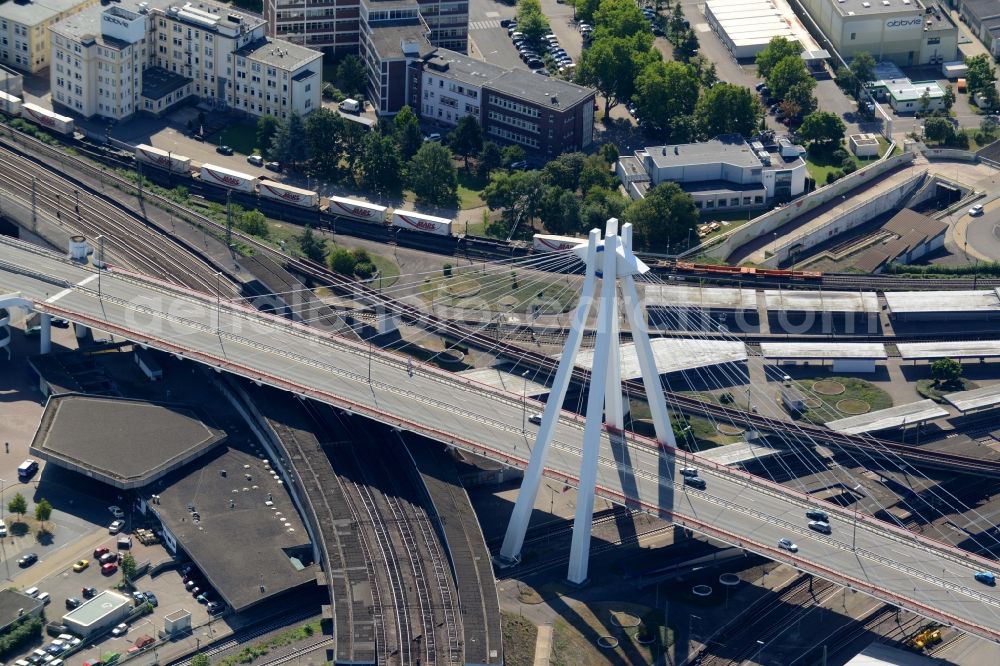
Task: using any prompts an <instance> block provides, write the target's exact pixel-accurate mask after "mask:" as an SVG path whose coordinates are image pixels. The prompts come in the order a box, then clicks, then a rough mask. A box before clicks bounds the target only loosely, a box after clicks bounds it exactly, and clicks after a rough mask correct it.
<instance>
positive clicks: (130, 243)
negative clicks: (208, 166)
mask: <svg viewBox="0 0 1000 666" xmlns="http://www.w3.org/2000/svg"><path fill="white" fill-rule="evenodd" d="M0 158H2V159H3V161H4V163H5V164H6V165H9V167H10V168H5V169H3V170H2V171H0V184H2V185H4V186H6V187H7V188H9V189H12V190H15V191H17V192H20V193H22V194H23V196H24V197H25V198H26V199H28V200H30V199H31V198H32V193H33V192H34V200H35V205H36V208H37V209H38V210H39V211H41V212H43V213H46V212H47V213H49V214H50V215H51V217H53V218H55V219H56V220H57V221H58V223H59V224H61V225H63V226H64V227H65V228H66V229H67V230H69V231H70V233H75V234H83V235H85V236H87V237H88V238H89V239H90V240H91V241H93V240H94V239H95V238H96V237H97V236H100V235H103V236H104V238H105V252H106V253H107V254H109V255H110V256H111V257H113V258H115V259H117V260H118V261H119V262H120V263H121V264H122V265H123V266H125V267H127V268H130V269H133V270H136V271H139V272H142V273H146V274H147V275H151V276H153V277H156V278H159V279H161V280H166V281H169V282H173V283H175V284H179V285H182V286H185V287H189V288H191V289H196V290H198V291H203V292H207V293H212V294H215V293H216V292H221V294H222V295H223V296H225V297H227V298H229V297H232V296H234V295H237V294H239V289H238V288H237V287H236V285H235V284H234V283H233V282H232V281H231V280H229V279H228V278H222V277H221V275H220V273H219V272H218V271H216V270H213V269H212V268H211V267H210V266H208V265H206V264H205V263H204V262H203V261H201V260H199V259H197V258H196V257H195V256H194V255H193V254H192V252H191V250H190V248H187V247H184V246H183V245H181V244H180V243H179V242H178V241H177V240H176V238H175V237H173V236H171V235H170V234H166V233H161V232H158V230H156V229H155V228H154V227H151V226H148V225H144V224H141V223H138V220H137V219H136V217H135V216H134V214H132V213H131V212H126V211H124V210H122V209H121V208H120V207H118V206H116V205H113V204H110V203H107V202H105V201H102V200H101V199H100V198H99V197H96V196H94V195H92V194H90V193H88V192H86V191H83V192H81V191H80V189H79V188H76V189H74V188H72V187H71V186H70V185H69V182H70V181H68V180H67V179H65V178H63V177H61V176H59V175H58V174H55V173H53V172H52V171H49V170H46V169H38V168H37V166H36V165H35V164H34V163H33V162H32V161H31V160H28V159H25V158H23V157H21V156H20V155H18V154H16V153H15V152H13V151H11V150H9V149H7V148H6V147H4V146H3V145H2V144H0ZM109 263H114V262H113V261H112V262H109ZM223 290H224V291H223Z"/></svg>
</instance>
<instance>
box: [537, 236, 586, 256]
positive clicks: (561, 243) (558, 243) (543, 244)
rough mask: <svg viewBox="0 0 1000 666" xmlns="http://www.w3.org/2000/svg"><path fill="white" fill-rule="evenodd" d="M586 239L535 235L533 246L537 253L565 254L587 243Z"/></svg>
mask: <svg viewBox="0 0 1000 666" xmlns="http://www.w3.org/2000/svg"><path fill="white" fill-rule="evenodd" d="M586 242H587V239H585V238H572V237H570V236H551V235H549V234H535V236H534V238H533V240H532V243H531V246H532V247H533V248H535V251H536V252H564V251H566V250H572V249H573V248H574V247H576V246H577V245H582V244H583V243H586Z"/></svg>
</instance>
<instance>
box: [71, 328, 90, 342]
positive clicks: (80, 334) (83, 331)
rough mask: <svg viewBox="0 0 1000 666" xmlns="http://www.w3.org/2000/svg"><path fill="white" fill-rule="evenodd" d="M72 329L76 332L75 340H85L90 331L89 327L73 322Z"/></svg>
mask: <svg viewBox="0 0 1000 666" xmlns="http://www.w3.org/2000/svg"><path fill="white" fill-rule="evenodd" d="M73 330H74V331H75V332H76V339H77V340H85V339H86V338H87V335H88V334H89V333H90V327H89V326H84V325H83V324H73Z"/></svg>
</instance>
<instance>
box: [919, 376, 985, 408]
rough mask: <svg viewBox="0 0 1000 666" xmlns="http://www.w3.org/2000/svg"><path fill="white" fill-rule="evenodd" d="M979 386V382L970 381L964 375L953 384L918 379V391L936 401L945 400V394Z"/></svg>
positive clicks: (969, 389)
mask: <svg viewBox="0 0 1000 666" xmlns="http://www.w3.org/2000/svg"><path fill="white" fill-rule="evenodd" d="M977 388H979V384H977V383H975V382H970V381H969V380H968V379H964V378H962V377H959V378H958V381H957V382H954V383H952V384H948V385H947V386H945V385H938V384H937V382H935V380H933V379H918V380H917V393H919V394H920V395H922V396H923V397H925V398H930V399H931V400H933V401H934V402H941V403H943V402H944V396H946V395H948V394H949V393H955V392H957V391H971V390H973V389H977Z"/></svg>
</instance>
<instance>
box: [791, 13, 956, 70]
mask: <svg viewBox="0 0 1000 666" xmlns="http://www.w3.org/2000/svg"><path fill="white" fill-rule="evenodd" d="M802 6H803V7H804V8H805V10H806V11H807V12H808V13H809V15H810V17H812V19H813V20H814V21H815V22H816V24H817V25H818V26H819V27H820V29H821V30H822V31H823V33H824V34H825V35H826V36H827V37H828V38H829V39H830V42H831V43H832V44H833V47H834V48H835V49H837V51H839V52H840V55H841V56H843V57H844V58H845V59H847V60H850V59H851V58H852V57H853V56H854V55H855V54H857V53H859V52H861V51H865V52H868V53H871V54H872V55H873V56H875V59H876V60H890V61H892V62H894V63H896V64H897V65H899V66H901V67H912V66H914V65H927V64H938V63H942V62H947V61H950V60H955V59H956V57H957V54H958V28H957V27H956V26H955V24H954V23H953V22H952V20H951V18H950V17H949V16H948V13H947V12H946V11H945V10H944V9H942V8H941V7H940V6H938V4H937V3H935V2H932V1H931V0H802Z"/></svg>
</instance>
